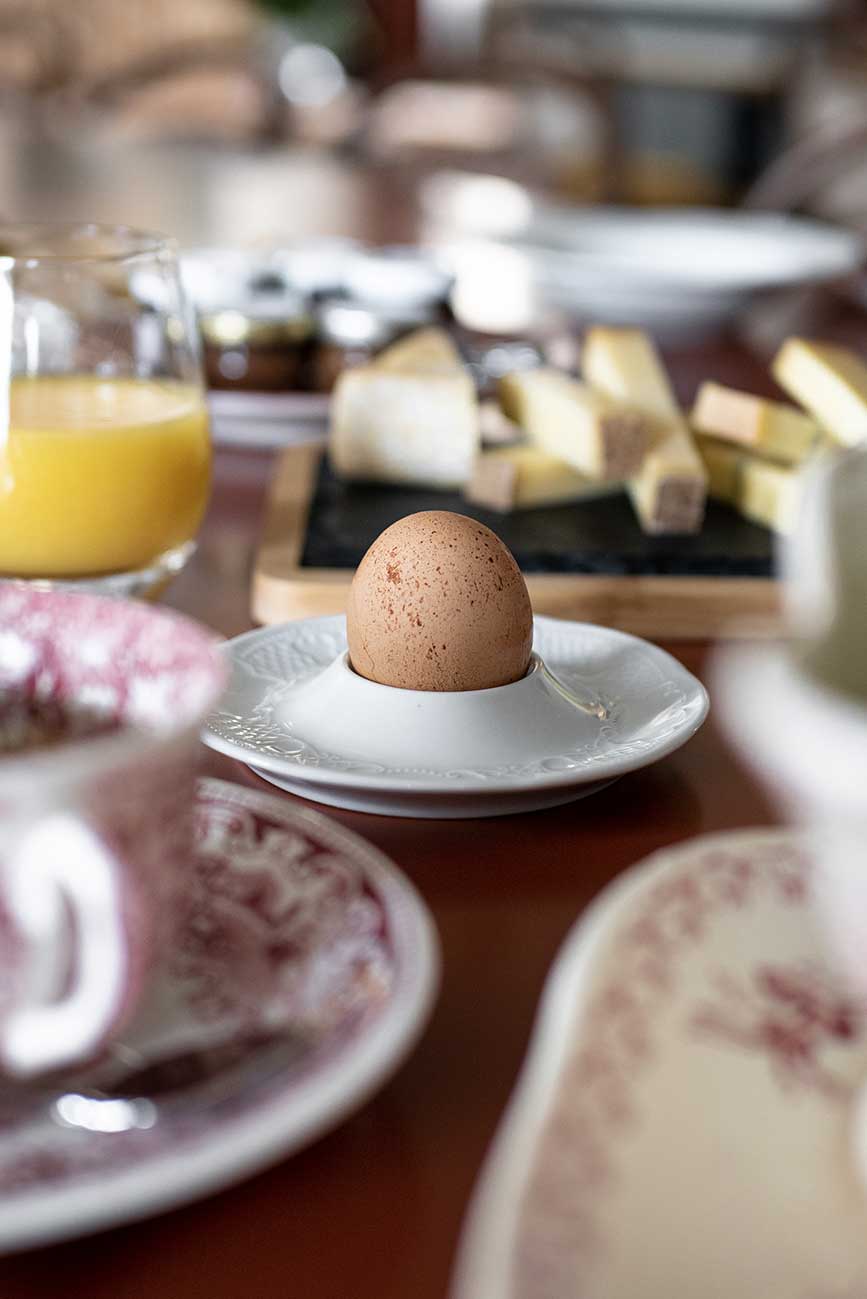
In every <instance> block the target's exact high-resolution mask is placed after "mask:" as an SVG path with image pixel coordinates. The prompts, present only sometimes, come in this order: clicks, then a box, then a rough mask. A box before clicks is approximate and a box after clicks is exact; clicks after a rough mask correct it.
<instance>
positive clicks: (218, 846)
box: [0, 780, 439, 1252]
mask: <svg viewBox="0 0 867 1299" xmlns="http://www.w3.org/2000/svg"><path fill="white" fill-rule="evenodd" d="M195 820H196V849H195V852H194V856H193V861H192V864H191V866H190V867H189V868H190V869H191V871H192V877H193V887H192V888H191V890H190V894H189V897H188V899H187V901H186V903H185V904H184V907H183V910H182V913H181V915H180V917H179V926H178V934H177V936H176V939H175V941H174V944H173V947H172V949H171V951H170V952H169V954H168V955H167V958H166V960H165V961H164V963H163V967H162V968H161V971H160V973H159V975H158V977H157V979H156V980H155V982H154V984H153V986H152V987H151V989H150V991H149V993H148V997H147V1001H146V1004H145V1005H144V1006H143V1007H142V1008H141V1009H140V1011H139V1012H138V1013H137V1015H136V1018H135V1021H134V1022H133V1023H132V1024H131V1025H130V1026H129V1027H128V1029H127V1030H126V1031H125V1033H124V1034H123V1036H122V1038H121V1040H120V1041H119V1042H117V1043H115V1044H114V1045H113V1046H112V1047H111V1048H110V1049H109V1052H108V1054H107V1055H106V1057H105V1058H104V1059H102V1060H100V1061H97V1062H96V1063H95V1064H93V1065H91V1066H90V1067H89V1069H88V1070H87V1071H86V1072H84V1073H80V1074H79V1075H78V1076H77V1077H74V1078H73V1077H72V1076H65V1077H64V1078H63V1079H61V1080H60V1081H56V1082H55V1086H54V1089H53V1091H52V1092H51V1093H49V1092H48V1090H47V1087H46V1088H45V1089H44V1092H43V1093H39V1092H36V1091H31V1092H29V1093H21V1092H19V1093H18V1094H17V1095H15V1094H14V1093H13V1091H12V1089H11V1088H10V1087H9V1086H8V1085H7V1086H6V1087H5V1088H4V1090H3V1091H2V1093H0V1251H3V1252H8V1251H10V1250H14V1249H21V1248H25V1247H29V1246H33V1245H44V1244H47V1243H49V1242H52V1241H57V1240H61V1239H64V1238H67V1237H70V1236H75V1235H81V1234H84V1233H86V1232H90V1231H95V1230H97V1229H101V1228H104V1227H109V1226H114V1225H116V1224H118V1223H120V1222H126V1221H130V1220H133V1219H137V1218H143V1217H146V1216H148V1215H150V1214H153V1213H157V1212H160V1211H163V1210H165V1209H169V1208H172V1207H175V1206H177V1205H179V1204H183V1203H185V1202H187V1201H189V1200H192V1199H194V1198H196V1197H198V1196H201V1195H204V1194H207V1193H209V1192H211V1191H215V1190H217V1189H219V1188H221V1187H224V1186H226V1185H228V1184H230V1183H232V1182H236V1181H239V1180H240V1179H242V1178H243V1177H246V1176H249V1175H250V1174H252V1173H254V1172H256V1171H258V1170H259V1169H261V1168H263V1167H265V1166H266V1165H268V1164H270V1163H274V1162H276V1161H277V1160H278V1159H280V1158H283V1157H284V1156H286V1155H288V1154H290V1153H291V1152H293V1151H294V1150H297V1149H298V1148H299V1147H300V1146H302V1145H304V1144H306V1143H307V1142H309V1141H311V1140H313V1138H314V1137H316V1136H318V1135H320V1134H321V1133H322V1132H324V1131H325V1130H327V1129H328V1128H330V1127H332V1126H334V1125H335V1124H336V1123H337V1122H339V1120H340V1119H342V1118H343V1117H344V1116H346V1115H347V1114H348V1113H349V1112H350V1111H351V1110H353V1109H355V1108H356V1107H358V1106H359V1105H361V1104H362V1102H363V1101H364V1100H365V1099H366V1098H367V1097H368V1096H370V1095H371V1093H372V1092H373V1091H374V1090H375V1088H377V1087H378V1086H379V1085H380V1084H381V1083H382V1082H383V1081H384V1080H385V1079H386V1077H387V1076H388V1075H389V1074H391V1073H392V1072H393V1071H394V1070H395V1069H396V1068H397V1066H398V1064H399V1063H400V1061H401V1060H402V1059H403V1057H404V1056H405V1055H406V1054H407V1052H408V1051H409V1049H410V1047H411V1046H412V1045H413V1043H414V1041H415V1039H416V1037H417V1036H418V1034H419V1033H420V1031H421V1029H422V1027H423V1026H424V1023H425V1022H426V1019H427V1016H428V1013H429V1011H430V1009H431V1006H432V1003H433V998H434V994H435V991H436V986H437V979H438V966H439V960H438V944H437V940H436V936H435V932H434V928H433V924H432V921H431V919H430V917H429V914H428V912H427V909H426V908H425V906H424V904H423V903H422V901H421V900H420V898H419V897H418V895H417V893H416V892H415V890H414V889H413V888H412V886H411V885H410V884H409V883H408V881H407V880H406V879H405V878H404V877H403V875H401V874H400V872H399V871H398V870H397V868H396V867H395V866H393V865H392V864H391V863H390V862H389V861H388V860H387V859H386V858H385V857H384V856H383V855H382V854H381V853H379V852H378V851H377V850H376V849H374V848H373V847H371V846H370V845H369V844H367V843H366V842H365V841H364V840H363V839H361V838H359V837H358V836H357V835H354V834H352V833H350V832H349V831H347V830H344V829H343V828H342V827H341V826H338V825H336V824H334V823H333V822H332V821H330V820H328V819H327V818H326V817H324V816H321V815H320V814H319V813H317V812H313V811H310V810H308V809H304V808H299V807H297V806H295V805H293V804H291V803H289V802H287V801H286V800H285V799H281V798H278V797H275V796H274V795H269V794H262V793H258V792H256V791H253V790H248V789H243V788H241V787H240V786H237V785H232V784H228V783H226V782H225V781H219V780H203V781H201V782H200V784H199V794H198V800H197V804H196V808H195ZM95 1089H99V1091H100V1092H104V1093H108V1095H112V1093H114V1094H116V1095H119V1096H122V1097H124V1098H127V1097H135V1098H138V1099H137V1100H136V1102H135V1104H134V1105H133V1108H132V1111H131V1114H132V1115H133V1117H134V1122H132V1121H131V1120H130V1119H126V1115H125V1113H124V1111H123V1108H122V1107H123V1106H124V1105H126V1103H127V1102H126V1100H125V1099H124V1100H121V1101H120V1102H119V1105H120V1107H121V1109H120V1110H118V1107H117V1106H113V1105H109V1106H107V1107H106V1104H105V1102H103V1101H101V1100H99V1101H97V1102H96V1103H95V1104H96V1111H95V1113H93V1114H91V1111H92V1110H93V1108H94V1102H93V1101H92V1100H91V1099H89V1097H88V1092H90V1095H91V1096H92V1094H93V1090H95ZM82 1095H84V1096H85V1098H86V1099H85V1101H84V1102H82V1101H81V1100H80V1099H78V1098H80V1097H81V1096H82ZM58 1096H60V1097H61V1099H60V1100H58V1099H57V1097H58ZM82 1105H83V1106H84V1112H85V1114H86V1116H87V1120H88V1127H82V1126H80V1125H79V1126H66V1125H65V1124H64V1123H63V1122H58V1119H57V1116H58V1115H60V1116H61V1117H63V1116H67V1117H68V1116H72V1117H73V1118H74V1119H77V1118H79V1117H80V1113H81V1111H82ZM103 1116H105V1118H103ZM118 1116H119V1118H120V1120H121V1122H120V1123H119V1124H118V1125H117V1130H114V1131H109V1130H105V1131H94V1130H89V1128H90V1127H92V1125H93V1121H94V1120H95V1122H96V1123H97V1124H102V1123H104V1122H106V1123H108V1125H109V1126H111V1125H112V1124H113V1123H115V1121H116V1120H117V1119H118ZM125 1119H126V1122H128V1123H130V1124H131V1125H130V1126H129V1127H128V1128H126V1127H125V1123H124V1120H125Z"/></svg>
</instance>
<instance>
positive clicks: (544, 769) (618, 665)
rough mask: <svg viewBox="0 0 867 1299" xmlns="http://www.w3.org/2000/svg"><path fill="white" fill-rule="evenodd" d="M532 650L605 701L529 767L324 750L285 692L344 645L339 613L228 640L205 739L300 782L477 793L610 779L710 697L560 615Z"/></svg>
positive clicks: (661, 745) (667, 660)
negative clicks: (393, 762) (298, 720)
mask: <svg viewBox="0 0 867 1299" xmlns="http://www.w3.org/2000/svg"><path fill="white" fill-rule="evenodd" d="M534 648H535V650H536V652H537V653H538V654H539V655H540V656H541V658H542V659H543V660H544V662H545V664H546V665H547V667H548V668H549V669H550V670H551V671H552V672H553V673H554V674H555V675H556V676H557V678H558V679H559V680H560V681H562V683H563V684H564V685H565V686H566V687H568V688H570V689H573V690H575V691H576V692H581V693H583V694H584V695H589V696H590V697H591V698H593V699H598V700H600V701H602V702H603V703H604V704H605V706H606V709H607V717H606V719H605V720H604V721H603V722H602V723H601V724H600V726H599V727H598V728H597V729H596V731H595V733H594V735H593V738H592V740H591V741H589V742H588V741H587V740H586V739H584V740H583V741H582V742H581V743H580V745H577V746H576V747H575V748H572V749H566V750H564V751H560V752H554V753H551V754H549V755H547V756H546V757H545V758H543V759H540V760H538V761H534V762H532V763H528V764H520V763H510V764H504V765H499V766H473V767H465V766H461V765H460V764H456V765H455V767H454V768H453V769H452V770H449V771H443V770H441V769H436V770H434V769H431V768H425V767H405V766H387V765H385V764H382V763H374V762H364V761H360V760H359V759H358V757H357V756H354V755H348V754H341V753H332V752H324V751H322V750H320V749H318V748H316V747H315V746H314V745H312V744H310V743H309V742H307V741H306V740H305V739H304V737H303V736H299V735H297V734H295V733H294V732H293V731H292V730H291V729H290V728H289V726H288V725H287V724H286V723H285V721H284V720H283V719H282V717H281V713H280V703H281V700H282V699H283V697H284V695H285V693H286V691H287V690H288V689H289V688H290V687H292V686H293V685H295V684H297V683H298V682H299V681H301V680H302V679H303V678H304V677H306V676H309V675H312V674H313V673H315V672H317V671H320V670H322V669H323V668H325V667H327V666H328V664H329V663H331V662H333V661H334V659H335V658H337V656H338V655H339V654H341V653H343V652H344V650H345V649H346V634H345V621H344V619H343V617H342V616H334V617H326V618H310V619H305V620H302V621H298V622H290V623H285V624H282V625H280V626H276V627H268V628H263V629H261V630H259V631H255V632H250V633H247V634H246V635H245V636H240V637H238V638H237V639H236V640H235V641H232V642H230V643H229V645H228V646H227V647H226V652H227V653H228V654H229V656H230V660H231V665H232V680H231V683H230V686H229V689H228V691H227V692H226V694H225V696H224V698H223V700H222V703H221V706H220V708H219V709H218V710H217V711H215V712H214V713H213V714H212V715H211V716H210V717H209V719H208V722H207V726H206V730H205V739H206V741H207V742H208V743H210V744H212V745H213V746H214V747H216V748H218V749H220V750H222V751H223V752H227V753H229V754H230V755H231V756H233V757H236V758H238V759H240V760H241V761H243V762H247V763H249V764H251V765H252V766H254V767H255V768H257V769H260V770H262V771H266V772H273V773H274V774H277V775H285V776H287V777H290V778H292V779H295V780H309V781H317V780H327V781H329V782H330V783H332V784H345V785H350V784H351V785H355V786H358V787H365V786H366V787H375V786H382V787H383V788H386V787H387V788H398V787H399V788H401V789H407V790H409V789H417V790H431V791H438V790H454V789H460V790H461V791H463V790H472V789H473V788H476V789H478V790H482V791H490V790H493V789H503V790H507V789H513V788H526V787H528V786H534V785H535V786H547V785H551V786H554V785H571V784H580V783H587V782H591V781H601V780H607V779H614V778H615V777H617V776H619V775H622V774H624V773H625V772H627V771H631V770H634V769H636V768H638V767H641V766H644V765H646V764H647V763H649V762H653V761H656V760H657V759H658V758H661V757H663V756H665V755H666V754H667V753H670V752H671V751H672V750H673V749H675V748H677V747H679V745H680V744H682V743H683V742H684V741H685V740H686V739H688V738H689V736H690V735H692V734H693V733H694V732H695V731H696V730H697V729H698V727H699V726H700V725H701V723H702V721H703V720H704V717H705V715H706V712H707V696H706V693H705V691H704V689H703V688H702V686H701V685H700V684H699V682H698V681H696V679H695V678H694V677H693V676H692V675H691V674H690V673H689V672H687V671H686V669H685V668H683V667H682V666H681V665H680V664H679V663H678V662H677V660H675V659H673V658H672V657H671V656H670V655H669V654H666V653H665V652H664V651H662V650H660V649H658V648H657V647H656V646H654V645H651V644H649V643H648V642H646V641H643V640H640V639H638V638H637V637H633V636H627V635H625V634H624V633H621V632H615V631H611V630H609V629H608V628H604V627H596V626H591V625H589V624H583V623H573V622H564V621H560V620H558V619H554V618H544V617H538V618H536V620H535V642H534Z"/></svg>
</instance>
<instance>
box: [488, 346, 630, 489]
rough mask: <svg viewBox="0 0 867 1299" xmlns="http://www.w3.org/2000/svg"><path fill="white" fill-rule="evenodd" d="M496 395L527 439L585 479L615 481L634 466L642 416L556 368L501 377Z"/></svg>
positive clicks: (542, 368) (522, 371)
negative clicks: (583, 475)
mask: <svg viewBox="0 0 867 1299" xmlns="http://www.w3.org/2000/svg"><path fill="white" fill-rule="evenodd" d="M499 395H500V402H501V404H502V407H503V410H504V411H505V413H506V415H508V416H509V417H510V418H511V419H513V420H515V421H516V422H517V423H518V424H520V425H521V427H522V428H523V429H524V430H525V432H526V433H527V436H528V437H529V439H530V441H531V442H533V443H535V445H536V446H538V447H541V449H542V450H543V451H547V452H548V453H549V454H550V455H552V456H556V457H557V458H558V459H559V460H563V461H565V462H566V464H569V465H572V467H573V468H575V469H578V470H579V471H580V472H581V473H582V474H586V475H587V476H588V478H595V479H599V480H611V479H613V480H616V481H620V480H622V479H623V478H626V477H627V476H628V475H629V474H632V473H634V472H635V471H636V470H637V469H638V467H639V465H640V464H641V461H642V459H643V457H644V453H645V451H646V450H647V446H648V442H649V435H648V428H647V420H646V419H645V418H644V417H643V416H642V415H640V414H638V413H637V412H636V411H633V410H628V409H626V408H624V407H623V406H622V405H621V404H619V403H617V402H616V401H613V400H612V399H611V398H610V397H607V396H606V395H605V393H602V392H594V391H593V389H592V388H589V387H588V386H587V384H585V383H579V382H578V380H576V379H572V378H570V377H569V375H567V374H563V373H562V371H560V370H552V369H548V368H547V367H540V368H539V369H533V370H519V371H516V372H515V373H514V374H507V375H504V376H503V378H502V379H501V380H500V386H499Z"/></svg>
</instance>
